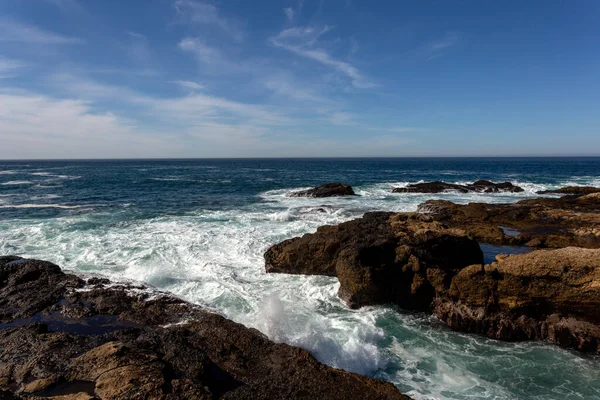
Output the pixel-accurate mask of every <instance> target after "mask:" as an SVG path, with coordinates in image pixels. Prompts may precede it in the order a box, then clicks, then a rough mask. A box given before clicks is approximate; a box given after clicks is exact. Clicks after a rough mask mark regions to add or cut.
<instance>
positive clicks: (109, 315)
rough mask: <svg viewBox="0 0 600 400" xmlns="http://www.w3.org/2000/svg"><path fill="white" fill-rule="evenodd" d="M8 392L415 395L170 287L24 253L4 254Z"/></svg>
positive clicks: (0, 280) (3, 378) (3, 374)
mask: <svg viewBox="0 0 600 400" xmlns="http://www.w3.org/2000/svg"><path fill="white" fill-rule="evenodd" d="M54 396H57V397H54ZM60 396H62V397H60ZM0 398H7V399H39V398H55V399H63V400H67V399H71V400H73V399H248V400H250V399H265V400H266V399H408V398H407V397H406V396H403V395H401V394H400V393H399V392H398V391H397V389H396V388H395V387H394V386H393V385H392V384H390V383H385V382H382V381H379V380H376V379H372V378H368V377H365V376H361V375H357V374H353V373H349V372H345V371H341V370H337V369H334V368H330V367H327V366H325V365H323V364H321V363H319V362H318V361H317V360H316V359H315V358H313V357H312V356H311V355H310V354H309V353H308V352H307V351H305V350H302V349H299V348H295V347H292V346H288V345H286V344H276V343H273V342H271V341H270V340H268V338H266V337H265V336H264V335H262V334H261V333H259V332H258V331H256V330H254V329H249V328H246V327H244V326H242V325H240V324H237V323H234V322H232V321H229V320H227V319H225V318H223V317H222V316H219V315H217V314H214V313H211V312H208V311H206V310H203V309H201V308H199V307H197V306H194V305H192V304H189V303H186V302H184V301H182V300H179V299H177V298H174V297H172V296H169V295H166V294H161V293H157V292H149V291H148V288H145V287H143V286H139V285H132V284H115V283H111V282H109V281H108V280H106V279H99V278H90V279H82V278H79V277H77V276H75V275H70V274H65V273H64V272H62V271H61V269H60V268H59V267H58V266H56V265H54V264H51V263H48V262H45V261H37V260H25V259H21V258H18V257H0Z"/></svg>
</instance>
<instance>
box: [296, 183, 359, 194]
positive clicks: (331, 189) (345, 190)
mask: <svg viewBox="0 0 600 400" xmlns="http://www.w3.org/2000/svg"><path fill="white" fill-rule="evenodd" d="M355 195H356V194H355V193H354V190H353V189H352V186H350V185H346V184H344V183H325V184H323V185H320V186H317V187H314V188H312V189H307V190H301V191H299V192H293V193H291V194H290V196H291V197H338V196H355Z"/></svg>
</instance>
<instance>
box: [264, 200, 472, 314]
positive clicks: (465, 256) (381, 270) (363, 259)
mask: <svg viewBox="0 0 600 400" xmlns="http://www.w3.org/2000/svg"><path fill="white" fill-rule="evenodd" d="M475 263H483V253H482V252H481V249H480V248H479V245H478V244H477V242H476V241H475V240H473V239H471V238H470V237H468V236H467V235H466V234H465V233H464V232H463V231H461V230H458V229H448V228H446V227H444V226H443V225H441V224H440V223H438V222H433V221H431V220H430V219H429V218H427V217H425V216H422V215H419V214H394V213H383V212H378V213H367V214H365V215H364V216H363V217H362V218H359V219H356V220H353V221H349V222H345V223H342V224H340V225H337V226H323V227H320V228H319V229H317V232H316V233H314V234H307V235H304V236H302V237H300V238H294V239H289V240H286V241H284V242H282V243H279V244H277V245H275V246H272V247H271V248H270V249H268V250H267V252H266V253H265V264H266V270H267V272H283V273H292V274H316V275H328V276H337V277H338V279H339V280H340V289H339V295H340V297H341V298H342V299H343V300H345V301H346V303H347V304H348V305H349V306H350V307H352V308H358V307H362V306H365V305H372V304H384V303H394V304H397V305H399V306H401V307H404V308H409V309H415V310H428V309H429V308H430V304H431V301H432V300H433V297H434V290H433V288H432V286H431V285H430V284H429V282H428V280H427V270H428V269H436V270H438V271H439V274H440V275H445V274H448V273H449V272H450V271H452V270H459V269H461V268H463V267H466V266H468V265H471V264H475Z"/></svg>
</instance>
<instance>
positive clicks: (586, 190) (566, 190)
mask: <svg viewBox="0 0 600 400" xmlns="http://www.w3.org/2000/svg"><path fill="white" fill-rule="evenodd" d="M551 193H552V194H574V195H586V194H592V193H600V188H597V187H592V186H567V187H563V188H560V189H555V190H542V191H539V192H538V194H551Z"/></svg>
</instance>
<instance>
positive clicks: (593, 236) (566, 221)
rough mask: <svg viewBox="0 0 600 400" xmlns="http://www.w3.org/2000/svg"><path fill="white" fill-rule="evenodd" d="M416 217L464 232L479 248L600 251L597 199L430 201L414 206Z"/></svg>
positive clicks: (599, 201) (591, 196) (599, 196)
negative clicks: (424, 216)
mask: <svg viewBox="0 0 600 400" xmlns="http://www.w3.org/2000/svg"><path fill="white" fill-rule="evenodd" d="M419 212H423V213H426V214H427V215H429V216H431V217H432V218H433V219H434V220H436V221H439V222H441V223H443V224H446V225H448V226H450V227H455V228H461V229H464V230H465V231H466V232H468V233H469V234H470V235H472V236H473V237H475V238H476V239H477V240H478V241H480V242H482V243H491V244H497V245H526V246H529V247H533V248H561V247H567V246H577V247H585V248H600V193H596V194H588V195H585V196H564V197H561V198H538V199H530V200H521V201H519V202H517V203H514V204H485V203H469V204H465V205H461V204H455V203H452V202H450V201H446V200H429V201H427V202H425V203H423V204H421V205H420V206H419ZM507 229H510V230H511V231H512V232H511V231H507Z"/></svg>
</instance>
